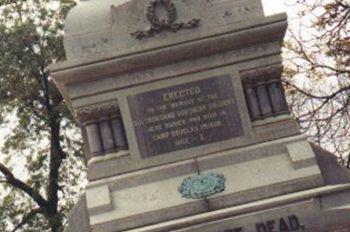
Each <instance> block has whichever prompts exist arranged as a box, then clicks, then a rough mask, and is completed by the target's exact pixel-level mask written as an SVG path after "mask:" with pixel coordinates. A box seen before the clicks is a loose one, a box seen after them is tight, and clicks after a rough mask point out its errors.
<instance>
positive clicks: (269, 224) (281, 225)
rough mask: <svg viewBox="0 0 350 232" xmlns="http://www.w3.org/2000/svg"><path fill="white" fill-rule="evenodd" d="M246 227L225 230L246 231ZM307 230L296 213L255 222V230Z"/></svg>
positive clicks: (288, 231) (289, 231) (279, 231)
mask: <svg viewBox="0 0 350 232" xmlns="http://www.w3.org/2000/svg"><path fill="white" fill-rule="evenodd" d="M244 231H248V230H245V228H244V227H237V228H233V229H228V230H225V231H224V232H244ZM296 231H300V232H301V231H305V226H304V225H302V224H301V223H300V220H299V218H298V217H297V216H296V215H291V216H288V217H281V218H279V219H276V220H269V221H266V222H258V223H256V224H255V232H296Z"/></svg>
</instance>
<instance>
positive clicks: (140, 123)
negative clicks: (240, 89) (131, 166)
mask: <svg viewBox="0 0 350 232" xmlns="http://www.w3.org/2000/svg"><path fill="white" fill-rule="evenodd" d="M128 105H129V108H130V113H131V118H132V121H133V125H134V128H135V133H136V137H137V142H138V146H139V150H140V154H141V157H143V158H146V157H150V156H155V155H161V154H165V153H169V152H173V151H178V150H183V149H187V148H192V147H196V146H200V145H206V144H210V143H215V142H220V141H224V140H228V139H232V138H235V137H240V136H243V134H244V133H243V127H242V122H241V118H240V114H239V111H238V106H237V102H236V97H235V94H234V89H233V84H232V80H231V77H230V76H229V75H226V76H220V77H212V78H208V79H203V80H200V81H195V82H190V83H186V84H180V85H176V86H172V87H168V88H163V89H159V90H153V91H149V92H145V93H141V94H138V95H133V96H129V97H128Z"/></svg>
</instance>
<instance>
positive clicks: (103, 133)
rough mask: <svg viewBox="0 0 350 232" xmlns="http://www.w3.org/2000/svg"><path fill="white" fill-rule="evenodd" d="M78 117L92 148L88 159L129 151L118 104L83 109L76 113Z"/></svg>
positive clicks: (114, 102)
mask: <svg viewBox="0 0 350 232" xmlns="http://www.w3.org/2000/svg"><path fill="white" fill-rule="evenodd" d="M76 116H77V118H78V120H79V122H80V123H81V124H82V125H83V126H84V127H85V130H86V134H87V141H86V142H87V143H88V145H89V148H90V155H88V159H91V158H93V157H96V156H101V155H105V154H108V153H112V152H116V151H120V150H127V149H128V142H127V139H126V134H125V130H124V125H123V121H122V119H121V116H120V111H119V106H118V102H116V101H113V102H107V103H102V104H99V105H91V106H86V107H82V108H80V109H78V110H77V111H76Z"/></svg>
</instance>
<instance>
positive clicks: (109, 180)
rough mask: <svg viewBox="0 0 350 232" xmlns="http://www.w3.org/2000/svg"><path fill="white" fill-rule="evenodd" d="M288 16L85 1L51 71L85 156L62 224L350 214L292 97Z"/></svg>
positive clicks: (210, 5)
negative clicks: (84, 181) (83, 177)
mask: <svg viewBox="0 0 350 232" xmlns="http://www.w3.org/2000/svg"><path fill="white" fill-rule="evenodd" d="M97 5H98V7H96V6H97ZM286 27H287V18H286V15H285V14H280V15H275V16H271V17H264V14H263V10H262V5H261V2H260V0H210V1H209V0H185V1H184V0H173V1H171V0H149V1H139V0H98V1H97V0H88V1H83V2H81V3H80V4H78V6H77V7H75V8H74V9H73V10H72V11H71V12H70V13H69V15H68V18H67V23H66V36H65V48H66V54H67V61H65V62H63V63H60V64H57V65H56V66H55V67H53V72H52V75H53V78H54V80H55V81H56V83H57V85H58V87H59V88H60V90H61V92H62V94H63V95H64V97H65V99H66V101H67V102H68V103H69V106H70V108H71V110H72V112H73V113H74V115H75V117H76V119H77V120H78V121H79V122H80V124H81V126H82V132H83V136H84V144H85V145H86V148H85V149H86V155H87V160H88V178H89V184H88V186H87V189H86V194H85V195H86V196H84V198H82V200H81V201H80V202H79V203H78V205H77V206H76V208H75V210H74V211H73V213H72V216H71V219H70V224H69V226H68V228H67V231H74V232H79V231H87V229H86V228H89V229H88V230H91V231H101V232H120V231H135V232H136V231H139V232H141V231H145V232H146V231H147V232H151V231H162V232H167V231H178V232H180V231H182V232H185V231H188V232H189V231H191V232H196V231H198V232H241V231H248V232H249V231H252V232H291V231H320V232H323V231H324V232H326V231H327V232H328V231H337V230H340V229H342V228H346V227H347V226H349V223H348V220H347V218H348V213H349V212H348V211H349V201H350V200H349V199H350V182H349V178H348V173H346V171H345V170H343V169H342V168H340V167H339V166H338V165H337V163H336V160H335V158H334V157H333V156H332V155H331V154H328V153H327V152H325V151H323V150H321V149H319V148H317V147H315V146H312V145H310V143H309V142H308V141H307V139H306V138H305V137H304V136H302V135H301V134H300V132H299V129H298V127H297V124H296V122H295V121H294V119H293V118H292V117H291V116H290V113H289V111H288V106H287V103H286V99H285V96H284V90H283V87H282V84H281V72H282V65H281V63H282V61H281V56H280V53H281V43H282V41H283V37H284V34H285V30H286ZM77 222H79V223H77Z"/></svg>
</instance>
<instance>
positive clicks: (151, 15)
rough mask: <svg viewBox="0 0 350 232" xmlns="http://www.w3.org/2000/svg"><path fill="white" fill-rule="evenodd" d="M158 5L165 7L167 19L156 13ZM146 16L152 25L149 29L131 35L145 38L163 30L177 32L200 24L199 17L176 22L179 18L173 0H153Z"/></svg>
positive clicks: (136, 37)
mask: <svg viewBox="0 0 350 232" xmlns="http://www.w3.org/2000/svg"><path fill="white" fill-rule="evenodd" d="M158 7H164V9H165V10H166V12H167V19H160V18H159V17H158V15H157V14H156V10H157V8H158ZM146 16H147V19H148V21H149V22H150V23H151V27H150V28H149V29H147V30H137V31H135V32H133V33H131V35H132V36H133V37H134V38H135V39H139V40H141V39H143V38H147V37H152V36H154V35H155V34H158V33H160V32H162V31H173V32H177V31H179V30H180V29H191V28H195V27H198V26H199V22H200V20H199V19H192V20H190V21H188V22H185V23H184V22H181V23H175V21H176V19H177V11H176V7H175V5H174V3H173V2H172V0H151V1H150V2H149V3H148V6H147V8H146Z"/></svg>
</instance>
